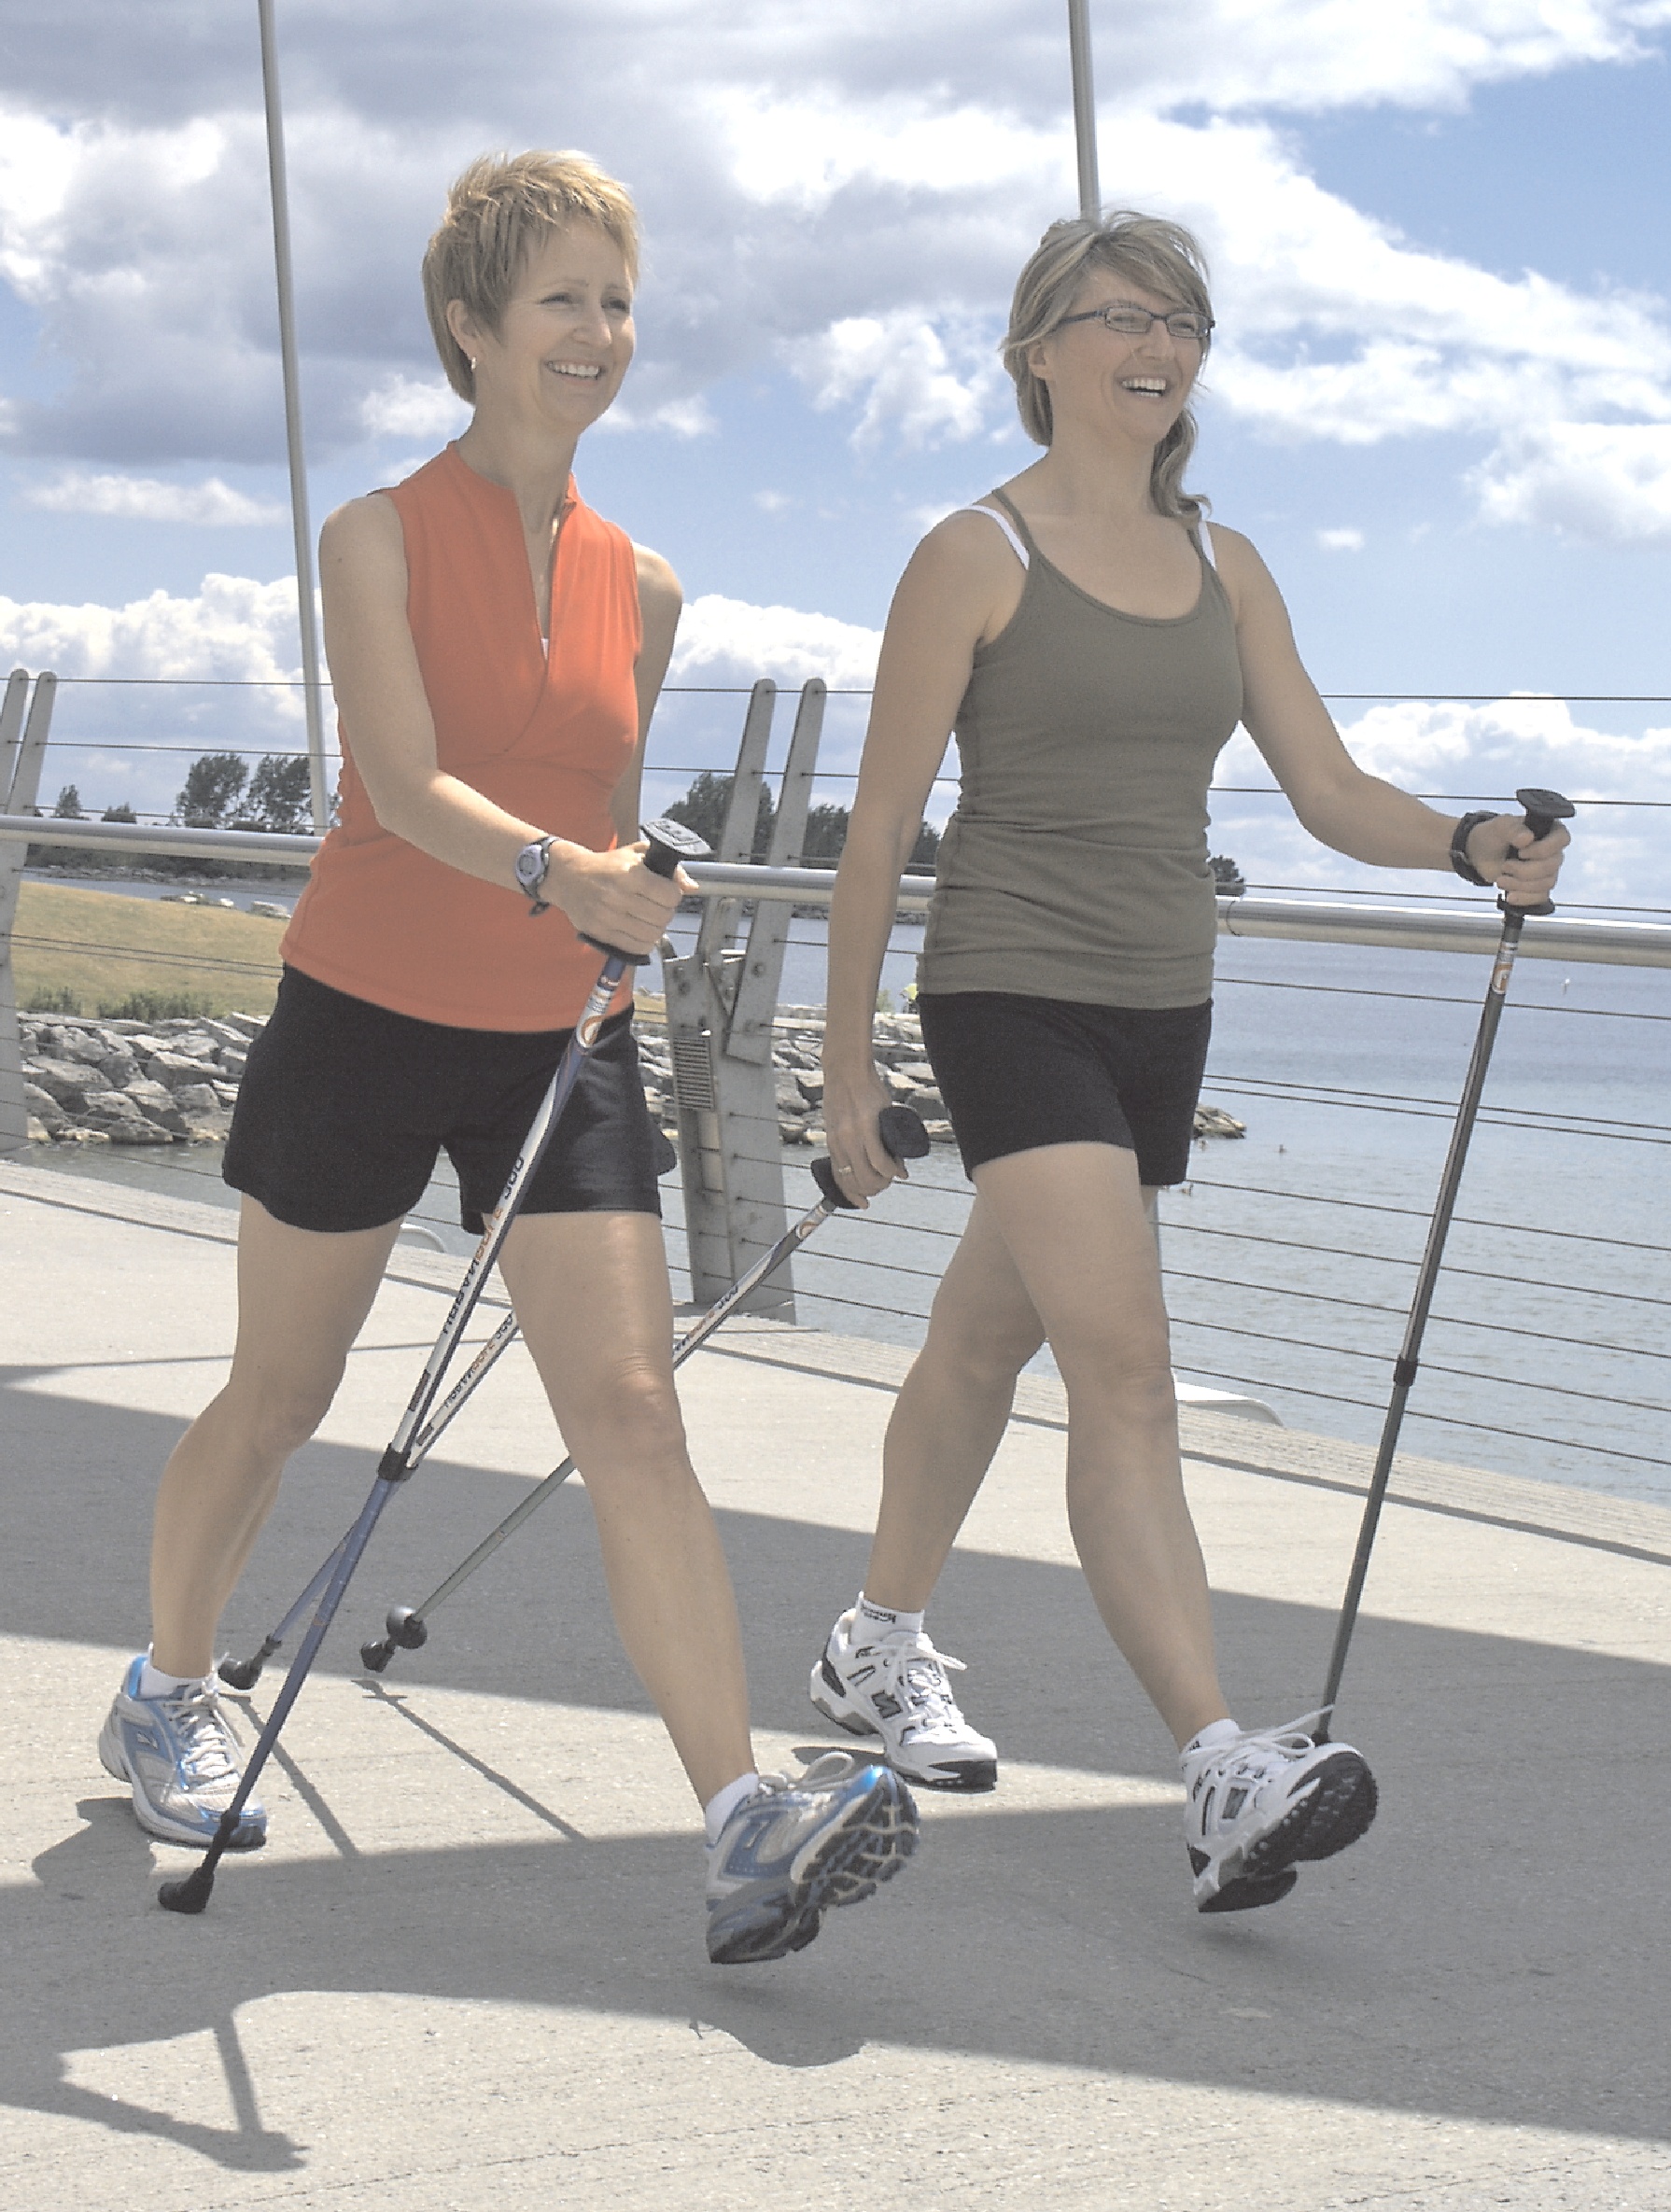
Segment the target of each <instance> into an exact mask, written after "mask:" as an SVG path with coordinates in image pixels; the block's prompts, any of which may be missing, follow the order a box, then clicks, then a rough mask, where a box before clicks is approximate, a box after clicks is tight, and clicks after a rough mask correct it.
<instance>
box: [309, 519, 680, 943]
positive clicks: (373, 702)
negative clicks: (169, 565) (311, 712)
mask: <svg viewBox="0 0 1671 2212" xmlns="http://www.w3.org/2000/svg"><path fill="white" fill-rule="evenodd" d="M319 574H320V582H321V587H322V592H323V596H324V602H325V644H326V651H327V653H328V655H329V657H330V673H331V679H332V682H333V684H334V686H335V690H336V695H337V703H338V705H339V707H341V709H342V715H343V726H344V730H345V731H346V732H347V733H348V736H349V742H350V744H351V745H352V748H353V752H354V764H355V766H356V768H357V769H358V772H359V776H360V779H361V781H362V782H363V783H364V785H365V787H366V792H367V795H368V796H369V797H370V799H371V802H372V809H373V811H374V812H375V814H376V817H377V819H378V821H379V822H380V823H381V824H382V826H383V827H384V828H385V829H386V830H388V831H390V832H391V833H393V834H394V835H395V836H397V837H403V838H404V839H405V840H406V842H407V843H408V844H409V845H415V846H416V847H417V848H418V849H419V851H420V852H427V853H428V854H430V855H431V856H432V857H433V858H434V859H436V860H438V861H445V862H446V863H447V865H448V866H449V867H453V868H457V869H459V870H461V871H462V872H463V874H465V875H475V876H479V877H480V878H481V879H482V881H484V883H495V884H499V885H502V886H503V887H504V888H505V889H507V890H508V891H512V892H516V891H517V886H516V856H517V854H518V853H519V852H520V851H521V850H522V848H523V847H524V846H525V845H527V844H530V843H532V841H533V840H534V839H535V838H537V837H541V836H543V835H545V834H546V832H545V831H544V830H543V829H542V828H541V825H540V824H538V823H535V822H528V821H524V820H522V819H520V818H519V817H518V816H516V815H513V814H507V813H506V812H505V810H504V808H503V807H502V806H496V805H494V804H493V802H492V800H491V799H486V798H484V796H483V795H482V793H481V792H480V791H476V790H474V789H473V788H472V786H470V784H468V783H465V782H463V781H462V780H461V779H460V778H459V777H456V776H449V775H447V774H446V773H445V772H444V771H443V770H442V768H441V766H440V765H439V763H438V762H437V760H436V753H435V724H434V721H433V720H432V718H431V716H430V712H429V702H428V698H427V697H426V696H425V693H424V679H423V675H422V672H421V671H420V669H419V667H418V659H417V651H416V649H415V647H414V644H413V640H412V632H411V629H410V627H409V626H408V623H407V620H406V592H407V574H406V551H405V544H404V540H403V539H402V537H401V533H400V517H399V515H398V514H397V513H396V511H395V510H394V508H393V507H392V506H391V505H390V504H389V502H388V501H387V500H386V499H383V498H379V497H376V495H375V494H373V495H372V497H368V498H364V499H356V500H353V501H351V502H350V503H349V504H348V505H347V506H346V507H343V508H339V509H338V510H337V511H336V513H334V514H333V515H332V516H331V517H330V520H329V521H328V522H327V523H326V525H325V527H324V529H323V531H322V532H321V533H320V539H319ZM670 644H671V638H670V636H669V648H670ZM634 796H635V798H636V779H635V791H634ZM632 833H633V835H634V836H636V835H637V823H636V821H635V822H634V824H633V832H632ZM517 895H518V896H520V893H517ZM545 896H546V897H547V898H548V899H549V900H550V901H551V902H552V903H553V904H554V905H556V906H559V907H561V908H562V910H563V912H564V913H565V914H566V915H567V916H568V917H569V920H570V921H571V922H572V923H573V924H574V926H575V928H576V929H577V930H581V931H584V933H585V934H586V935H587V936H589V937H595V938H597V939H599V940H600V941H601V942H603V943H605V944H611V945H624V946H625V948H626V949H627V950H629V951H634V952H638V951H645V952H647V951H649V950H650V949H651V948H652V947H653V945H655V943H656V941H657V940H658V939H659V937H660V936H661V933H662V931H663V929H664V928H665V927H666V924H667V917H668V915H669V914H670V913H671V912H672V909H673V904H674V903H676V901H677V898H678V889H677V887H676V886H674V885H669V884H667V883H664V882H663V881H662V879H661V878H660V877H658V876H653V875H651V874H650V872H649V870H648V869H646V868H645V867H644V866H643V864H642V861H641V858H640V856H639V854H638V853H637V852H636V851H633V850H632V849H630V848H629V849H627V850H625V851H616V852H609V853H600V852H593V851H591V850H590V849H589V847H585V846H583V845H576V844H573V843H571V842H570V841H569V839H568V838H563V837H559V838H556V839H555V840H554V842H553V845H552V849H551V869H550V874H549V875H547V877H546V889H545Z"/></svg>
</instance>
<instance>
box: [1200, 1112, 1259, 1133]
mask: <svg viewBox="0 0 1671 2212" xmlns="http://www.w3.org/2000/svg"><path fill="white" fill-rule="evenodd" d="M1195 1134H1196V1135H1197V1136H1198V1137H1245V1136H1246V1134H1247V1124H1246V1123H1245V1122H1244V1121H1238V1120H1237V1119H1236V1117H1235V1115H1234V1114H1233V1113H1226V1112H1225V1110H1224V1108H1223V1107H1222V1106H1198V1107H1197V1108H1196V1110H1195Z"/></svg>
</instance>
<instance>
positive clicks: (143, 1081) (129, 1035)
mask: <svg viewBox="0 0 1671 2212" xmlns="http://www.w3.org/2000/svg"><path fill="white" fill-rule="evenodd" d="M264 1026H265V1025H264V1023H263V1020H262V1017H261V1016H260V1015H254V1014H229V1015H223V1016H221V1017H219V1018H218V1019H214V1020H211V1019H208V1018H206V1017H199V1016H193V1015H182V1016H176V1017H174V1018H171V1019H169V1020H166V1021H154V1022H144V1021H109V1020H98V1019H94V1018H92V1017H91V1016H89V1015H67V1014H24V1015H20V1016H19V1028H20V1030H21V1041H22V1049H23V1097H24V1102H25V1104H26V1106H27V1108H28V1113H29V1136H30V1140H31V1141H32V1142H35V1143H40V1144H47V1143H53V1144H209V1143H216V1142H218V1141H219V1140H220V1139H221V1138H223V1137H224V1136H225V1135H226V1132H227V1128H228V1127H229V1125H230V1123H231V1121H232V1107H233V1104H234V1103H235V1101H236V1099H237V1096H238V1084H239V1080H240V1078H241V1077H242V1075H243V1073H244V1065H245V1062H246V1059H247V1057H248V1056H249V1047H250V1044H251V1043H252V1042H253V1041H254V1040H255V1039H256V1038H257V1037H259V1036H260V1033H261V1030H262V1028H263V1027H264ZM637 1034H638V1040H639V1061H640V1064H641V1066H642V1069H643V1075H644V1096H645V1099H646V1101H647V1102H648V1104H649V1107H650V1111H651V1112H652V1113H653V1114H654V1115H655V1116H656V1118H657V1120H658V1121H659V1122H660V1123H661V1124H662V1126H663V1127H666V1128H667V1129H668V1130H669V1131H671V1130H673V1129H674V1128H675V1127H676V1125H677V1120H678V1116H677V1113H676V1111H675V1107H674V1099H673V1062H672V1055H671V1052H670V1051H669V1048H668V1044H667V1032H666V1029H665V1028H664V1027H663V1026H662V1024H661V1021H660V1019H659V1017H658V1015H656V1014H655V1013H653V1012H651V1011H648V1010H644V1009H640V1012H639V1018H638V1023H637ZM823 1034H824V1022H823V1009H822V1008H821V1007H818V1006H790V1007H785V1008H782V1009H781V1010H780V1011H779V1015H778V1017H777V1020H776V1021H775V1022H774V1024H773V1043H772V1067H773V1070H774V1071H775V1073H776V1076H777V1110H778V1133H779V1137H780V1138H781V1140H782V1141H783V1142H784V1143H785V1144H796V1145H800V1144H805V1145H820V1144H821V1143H822V1142H823V1141H824V1131H823V1095H824V1080H823V1076H822V1074H821V1071H820V1064H819V1063H820V1056H821V1052H822V1049H823ZM876 1057H877V1066H878V1070H879V1071H880V1072H881V1077H882V1081H883V1082H884V1083H885V1084H886V1085H887V1087H888V1090H889V1093H890V1095H891V1096H892V1099H893V1102H894V1103H895V1104H896V1105H900V1106H909V1107H911V1108H913V1109H914V1110H915V1112H917V1113H920V1115H921V1116H922V1119H923V1121H924V1122H925V1123H926V1125H927V1127H928V1133H929V1135H930V1137H931V1138H932V1139H933V1140H934V1142H936V1143H940V1144H948V1143H950V1141H951V1124H950V1123H949V1122H948V1120H947V1118H946V1108H945V1105H944V1104H943V1102H942V1100H941V1098H940V1093H939V1091H938V1089H937V1088H936V1086H935V1084H934V1070H933V1069H932V1068H931V1067H930V1066H929V1064H928V1061H927V1060H926V1059H925V1058H924V1057H923V1051H922V1033H921V1031H920V1029H919V1027H918V1025H917V1023H916V1021H915V1020H914V1019H913V1018H912V1017H911V1016H910V1015H898V1014H883V1015H878V1016H877V1024H876ZM1195 1133H1196V1136H1197V1137H1198V1138H1204V1137H1240V1136H1243V1135H1244V1134H1245V1130H1244V1128H1243V1124H1242V1123H1241V1122H1239V1121H1237V1120H1235V1118H1234V1117H1233V1116H1232V1115H1230V1114H1228V1113H1224V1112H1223V1111H1222V1109H1220V1108H1218V1107H1215V1106H1198V1107H1197V1109H1196V1115H1195Z"/></svg>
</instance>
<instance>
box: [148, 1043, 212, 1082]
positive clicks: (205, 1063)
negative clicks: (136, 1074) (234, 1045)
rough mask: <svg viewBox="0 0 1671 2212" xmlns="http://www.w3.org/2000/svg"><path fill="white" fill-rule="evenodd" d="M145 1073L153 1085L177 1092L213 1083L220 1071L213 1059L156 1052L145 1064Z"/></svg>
mask: <svg viewBox="0 0 1671 2212" xmlns="http://www.w3.org/2000/svg"><path fill="white" fill-rule="evenodd" d="M145 1071H146V1073H147V1075H148V1076H149V1077H150V1079H151V1081H152V1082H153V1083H161V1084H163V1085H166V1086H167V1088H168V1089H169V1090H171V1091H177V1090H179V1089H180V1088H181V1087H182V1085H187V1084H206V1083H212V1082H213V1081H214V1079H215V1077H216V1076H217V1075H218V1074H219V1072H220V1070H219V1067H218V1064H217V1063H216V1062H215V1061H214V1060H213V1059H211V1058H204V1059H198V1058H196V1057H193V1056H192V1055H190V1054H189V1053H183V1052H154V1053H152V1055H151V1057H150V1058H149V1059H148V1060H147V1062H146V1063H145Z"/></svg>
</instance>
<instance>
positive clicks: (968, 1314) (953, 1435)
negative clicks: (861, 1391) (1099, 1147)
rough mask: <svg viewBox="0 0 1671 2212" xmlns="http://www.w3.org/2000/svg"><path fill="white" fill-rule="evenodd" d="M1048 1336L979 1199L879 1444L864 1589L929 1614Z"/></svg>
mask: <svg viewBox="0 0 1671 2212" xmlns="http://www.w3.org/2000/svg"><path fill="white" fill-rule="evenodd" d="M1044 1341H1045V1329H1044V1323H1042V1322H1041V1321H1040V1320H1039V1317H1038V1313H1037V1311H1036V1310H1035V1309H1034V1307H1033V1303H1032V1299H1031V1298H1030V1297H1029V1296H1028V1295H1027V1286H1026V1284H1025V1283H1024V1282H1023V1281H1021V1278H1020V1275H1019V1273H1018V1271H1017V1268H1016V1264H1015V1262H1014V1261H1013V1260H1012V1259H1011V1258H1010V1255H1009V1247H1008V1246H1007V1245H1006V1244H1005V1243H1004V1239H1003V1237H1002V1235H1001V1234H1000V1233H999V1230H998V1226H997V1224H996V1223H995V1222H994V1220H993V1219H992V1214H991V1210H990V1207H988V1206H986V1205H985V1204H984V1203H983V1201H982V1200H981V1199H980V1198H979V1197H976V1201H975V1204H974V1206H973V1207H972V1208H971V1209H970V1212H969V1220H968V1224H967V1225H966V1227H965V1228H964V1230H963V1234H962V1238H961V1239H960V1240H959V1243H958V1248H957V1250H956V1252H955V1253H953V1254H952V1257H951V1265H950V1266H949V1267H948V1268H947V1270H946V1273H945V1275H944V1276H943V1278H942V1279H941V1282H940V1287H939V1289H938V1290H937V1291H936V1292H935V1294H934V1309H933V1312H932V1314H931V1317H930V1321H929V1331H928V1338H927V1341H926V1342H925V1343H924V1345H923V1347H922V1350H921V1351H920V1353H919V1354H918V1356H917V1359H916V1361H915V1362H914V1364H913V1365H912V1367H911V1371H910V1373H909V1374H908V1375H907V1376H906V1379H905V1383H904V1385H903V1387H902V1388H901V1391H900V1393H899V1396H898V1398H897V1399H896V1400H895V1401H894V1407H893V1413H892V1418H891V1420H890V1421H889V1423H888V1435H887V1440H886V1442H885V1443H884V1445H883V1447H882V1503H881V1509H880V1511H879V1513H878V1517H877V1530H876V1536H875V1538H874V1540H873V1542H872V1544H871V1547H870V1564H869V1565H868V1566H867V1567H866V1569H865V1571H864V1594H865V1596H866V1597H868V1598H870V1599H872V1600H874V1602H875V1603H877V1604H878V1605H886V1606H889V1607H892V1608H897V1609H898V1610H900V1611H902V1612H909V1613H920V1612H921V1610H922V1609H923V1607H924V1606H925V1605H926V1604H927V1603H928V1601H929V1598H930V1595H931V1594H932V1592H933V1590H934V1585H935V1583H936V1582H937V1581H938V1580H939V1578H940V1570H941V1569H942V1568H943V1567H944V1566H945V1564H946V1561H947V1556H948V1553H949V1552H950V1550H951V1547H952V1545H953V1544H954V1543H955V1542H956V1541H957V1533H958V1531H959V1530H960V1529H961V1528H962V1525H963V1521H964V1519H965V1517H966V1515H967V1514H968V1511H969V1507H970V1505H972V1504H973V1503H974V1500H975V1493H976V1491H977V1490H979V1488H980V1486H981V1483H982V1482H983V1481H984V1480H985V1478H986V1472H987V1469H988V1467H989V1466H990V1464H991V1463H992V1455H993V1453H994V1452H996V1450H997V1449H998V1447H999V1445H1000V1443H1001V1442H1002V1441H1003V1438H1004V1424H1005V1423H1006V1422H1007V1421H1008V1420H1009V1409H1010V1406H1011V1403H1012V1401H1013V1400H1014V1397H1015V1394H1016V1377H1017V1376H1018V1374H1019V1373H1020V1371H1021V1369H1022V1368H1023V1367H1024V1366H1025V1365H1027V1363H1028V1361H1029V1360H1030V1359H1031V1358H1032V1355H1033V1353H1034V1352H1035V1351H1037V1350H1038V1348H1039V1346H1040V1345H1041V1344H1042V1343H1043V1342H1044Z"/></svg>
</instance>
